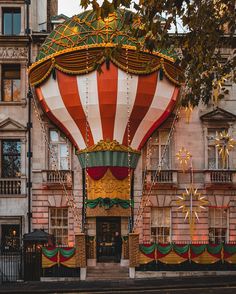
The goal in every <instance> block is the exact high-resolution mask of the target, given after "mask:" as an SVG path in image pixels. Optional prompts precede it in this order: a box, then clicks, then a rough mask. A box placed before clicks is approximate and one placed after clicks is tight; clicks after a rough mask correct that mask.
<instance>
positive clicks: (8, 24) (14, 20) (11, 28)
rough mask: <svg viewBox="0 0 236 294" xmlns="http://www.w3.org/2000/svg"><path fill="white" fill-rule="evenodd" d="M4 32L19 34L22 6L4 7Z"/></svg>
mask: <svg viewBox="0 0 236 294" xmlns="http://www.w3.org/2000/svg"><path fill="white" fill-rule="evenodd" d="M2 31H3V34H4V35H19V34H20V31H21V11H20V8H4V9H3V30H2Z"/></svg>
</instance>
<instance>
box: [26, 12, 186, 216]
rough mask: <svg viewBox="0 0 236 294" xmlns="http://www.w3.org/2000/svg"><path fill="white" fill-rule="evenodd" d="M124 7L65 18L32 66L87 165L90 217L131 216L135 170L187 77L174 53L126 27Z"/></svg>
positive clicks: (38, 88)
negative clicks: (149, 45)
mask: <svg viewBox="0 0 236 294" xmlns="http://www.w3.org/2000/svg"><path fill="white" fill-rule="evenodd" d="M125 13H126V12H124V11H122V10H117V11H116V12H114V13H113V14H110V15H109V17H107V18H106V19H104V20H103V19H100V18H99V19H97V17H96V13H95V12H93V11H85V12H83V13H81V14H79V15H77V16H74V17H72V18H71V19H69V20H68V21H65V22H64V23H63V24H61V25H59V26H57V28H56V29H55V30H54V31H53V32H52V33H51V34H50V35H49V36H48V37H47V39H46V40H45V42H44V44H43V45H42V47H41V49H40V52H39V55H38V58H37V61H36V62H35V63H34V64H33V65H32V66H31V67H30V69H29V79H30V84H31V86H32V87H34V88H35V93H36V95H37V98H38V100H39V101H40V103H41V106H42V108H43V110H44V111H45V112H46V114H47V115H48V117H49V118H50V119H51V120H52V121H53V122H54V123H55V124H56V125H57V126H58V127H59V128H60V129H61V130H62V131H63V132H64V133H65V135H67V136H68V138H69V139H70V140H71V142H72V143H73V144H74V146H75V147H76V149H77V153H78V157H79V160H80V163H81V167H82V168H83V169H85V170H86V171H87V176H88V186H87V198H88V199H87V205H88V209H87V214H88V215H95V216H96V215H97V216H102V215H119V216H120V215H127V216H129V215H130V209H127V208H129V207H130V205H131V204H130V175H131V173H130V171H131V170H133V169H135V167H136V164H137V161H138V159H139V155H140V150H141V149H142V147H143V145H144V144H145V142H146V141H147V139H148V138H149V137H150V135H151V134H152V133H153V132H154V131H155V130H156V129H157V128H158V127H159V126H160V125H161V124H162V123H163V122H164V121H165V119H166V118H167V117H168V116H169V114H170V113H171V111H172V109H173V107H174V106H175V103H176V101H177V97H178V93H179V86H180V85H181V82H182V75H181V71H180V70H179V69H178V68H177V67H176V66H175V65H174V61H175V59H174V57H173V56H172V55H171V53H170V52H157V51H155V52H152V53H150V52H148V51H147V50H145V49H144V47H142V46H141V47H140V44H139V43H138V42H137V40H135V39H134V38H132V37H130V36H129V35H128V34H127V32H126V31H124V29H123V28H124V25H123V24H124V19H125ZM133 25H134V26H135V25H136V24H135V23H133ZM137 48H139V49H137ZM140 48H141V49H140ZM142 48H143V49H142ZM98 204H100V205H98ZM115 207H116V209H115ZM117 207H119V208H120V210H119V209H118V208H117ZM95 208H97V210H96V209H95ZM108 211H112V213H111V212H110V214H108Z"/></svg>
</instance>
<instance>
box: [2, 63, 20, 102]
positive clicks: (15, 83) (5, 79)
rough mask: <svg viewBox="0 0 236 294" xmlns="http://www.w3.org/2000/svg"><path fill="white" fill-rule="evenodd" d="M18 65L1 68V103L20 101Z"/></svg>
mask: <svg viewBox="0 0 236 294" xmlns="http://www.w3.org/2000/svg"><path fill="white" fill-rule="evenodd" d="M20 94H21V92H20V65H12V64H7V65H6V64H5V65H3V67H2V101H4V102H10V101H20Z"/></svg>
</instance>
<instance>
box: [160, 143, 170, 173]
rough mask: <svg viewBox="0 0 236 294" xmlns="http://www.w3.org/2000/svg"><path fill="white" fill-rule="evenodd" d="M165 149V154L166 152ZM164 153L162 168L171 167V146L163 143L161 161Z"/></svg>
mask: <svg viewBox="0 0 236 294" xmlns="http://www.w3.org/2000/svg"><path fill="white" fill-rule="evenodd" d="M164 151H165V154H164ZM163 155H164V157H163V159H162V168H163V169H169V146H166V147H165V145H162V146H161V154H160V161H161V157H162V156H163Z"/></svg>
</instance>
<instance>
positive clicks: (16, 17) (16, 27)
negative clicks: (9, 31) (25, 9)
mask: <svg viewBox="0 0 236 294" xmlns="http://www.w3.org/2000/svg"><path fill="white" fill-rule="evenodd" d="M20 31H21V14H20V12H15V13H14V14H13V35H19V34H20Z"/></svg>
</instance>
